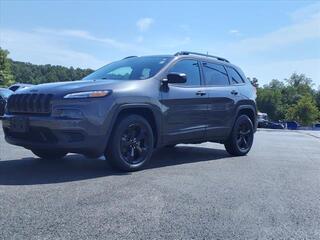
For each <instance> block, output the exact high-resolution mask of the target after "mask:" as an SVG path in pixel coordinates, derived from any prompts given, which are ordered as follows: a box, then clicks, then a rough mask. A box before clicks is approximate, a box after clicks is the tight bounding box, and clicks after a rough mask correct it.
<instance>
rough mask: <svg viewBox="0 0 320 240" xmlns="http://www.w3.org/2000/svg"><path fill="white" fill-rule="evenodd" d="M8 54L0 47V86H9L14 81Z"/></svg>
mask: <svg viewBox="0 0 320 240" xmlns="http://www.w3.org/2000/svg"><path fill="white" fill-rule="evenodd" d="M8 55H9V52H8V51H7V50H4V49H2V48H1V47H0V86H9V85H11V84H12V83H13V82H14V81H13V76H12V74H11V68H10V60H9V59H8Z"/></svg>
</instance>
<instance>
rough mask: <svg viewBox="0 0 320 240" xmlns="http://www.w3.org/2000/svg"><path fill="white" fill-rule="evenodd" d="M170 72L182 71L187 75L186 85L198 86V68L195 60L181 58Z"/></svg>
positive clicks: (199, 81) (199, 80) (199, 82)
mask: <svg viewBox="0 0 320 240" xmlns="http://www.w3.org/2000/svg"><path fill="white" fill-rule="evenodd" d="M170 72H172V73H184V74H186V75H187V82H186V83H185V84H186V85H190V86H199V85H200V84H201V79H200V68H199V64H198V61H195V60H189V59H188V60H182V61H180V62H178V63H176V65H174V66H173V67H172V68H171V69H170Z"/></svg>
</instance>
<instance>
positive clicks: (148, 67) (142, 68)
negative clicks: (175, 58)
mask: <svg viewBox="0 0 320 240" xmlns="http://www.w3.org/2000/svg"><path fill="white" fill-rule="evenodd" d="M171 59H172V57H161V56H153V57H131V58H127V59H123V60H120V61H117V62H113V63H110V64H108V65H106V66H104V67H102V68H100V69H98V70H97V71H95V72H93V73H91V74H89V75H88V76H86V77H85V78H83V80H93V79H112V80H139V79H147V78H150V77H153V76H154V75H156V74H157V73H158V72H159V71H160V70H161V69H162V68H163V67H164V66H165V65H166V64H167V63H168V62H169V61H170V60H171Z"/></svg>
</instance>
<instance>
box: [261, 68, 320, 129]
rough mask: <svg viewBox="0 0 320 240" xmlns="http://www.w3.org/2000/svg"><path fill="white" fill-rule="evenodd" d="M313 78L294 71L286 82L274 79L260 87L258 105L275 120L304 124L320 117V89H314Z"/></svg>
mask: <svg viewBox="0 0 320 240" xmlns="http://www.w3.org/2000/svg"><path fill="white" fill-rule="evenodd" d="M312 86H313V83H312V79H310V78H308V77H306V76H305V75H304V74H297V73H293V74H292V75H291V76H290V78H289V79H285V82H282V81H279V80H277V79H273V80H272V81H271V82H270V83H269V84H267V85H264V86H263V87H262V88H258V91H257V105H258V109H259V111H261V112H265V113H267V114H268V115H269V117H270V118H271V119H273V120H282V119H288V120H295V121H298V122H300V123H302V124H304V125H308V124H310V123H312V122H315V121H317V120H318V118H319V111H320V89H319V90H318V91H315V90H313V88H312Z"/></svg>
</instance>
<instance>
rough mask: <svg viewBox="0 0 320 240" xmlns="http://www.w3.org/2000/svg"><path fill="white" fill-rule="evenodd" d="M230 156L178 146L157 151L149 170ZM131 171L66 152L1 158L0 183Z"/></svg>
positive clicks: (56, 180)
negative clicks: (49, 156) (48, 156)
mask: <svg viewBox="0 0 320 240" xmlns="http://www.w3.org/2000/svg"><path fill="white" fill-rule="evenodd" d="M227 157H230V155H228V154H227V153H226V151H224V150H220V149H211V148H203V147H193V146H192V147H191V146H179V147H176V148H172V149H170V148H162V149H159V150H157V151H156V152H155V153H154V155H153V157H152V159H151V162H150V163H149V165H148V166H147V167H146V170H145V171H148V169H154V168H161V167H166V166H173V165H181V164H187V163H195V162H201V161H212V160H218V159H223V158H227ZM128 174H131V173H126V172H120V171H117V170H114V169H113V168H111V166H109V164H107V163H106V162H105V160H104V159H100V158H99V159H88V158H85V157H84V156H82V155H68V156H66V157H65V158H63V159H61V160H56V161H54V160H51V161H49V160H42V159H39V158H32V157H30V158H22V159H15V160H1V161H0V185H36V184H50V183H62V182H72V181H79V180H85V179H93V178H99V177H106V176H111V175H128Z"/></svg>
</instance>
